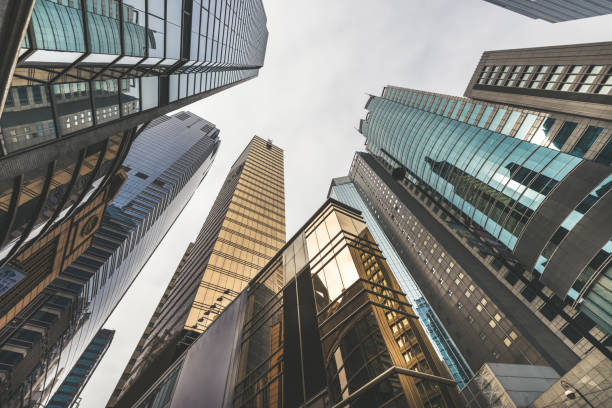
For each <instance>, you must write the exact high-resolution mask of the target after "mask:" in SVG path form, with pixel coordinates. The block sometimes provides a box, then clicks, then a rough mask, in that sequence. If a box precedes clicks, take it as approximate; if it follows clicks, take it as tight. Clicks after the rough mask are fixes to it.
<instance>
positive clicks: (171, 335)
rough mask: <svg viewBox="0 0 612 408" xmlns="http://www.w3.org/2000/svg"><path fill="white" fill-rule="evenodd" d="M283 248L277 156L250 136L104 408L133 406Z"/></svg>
mask: <svg viewBox="0 0 612 408" xmlns="http://www.w3.org/2000/svg"><path fill="white" fill-rule="evenodd" d="M284 243H285V193H284V172H283V151H282V150H281V149H280V148H278V147H277V146H274V145H273V144H272V142H270V141H265V140H263V139H261V138H259V137H257V136H255V137H254V138H253V139H252V140H251V142H250V143H249V144H248V146H247V147H246V149H245V150H244V151H243V152H242V154H240V156H239V157H238V159H237V160H236V162H235V163H234V164H233V165H232V168H231V169H230V172H229V174H228V176H227V178H226V179H225V183H224V184H223V186H222V188H221V191H220V192H219V195H218V196H217V199H216V200H215V202H214V204H213V206H212V209H211V210H210V213H209V214H208V217H207V218H206V221H205V222H204V225H203V226H202V229H201V231H200V233H199V235H198V237H197V239H196V241H195V242H194V243H193V244H192V245H190V246H189V248H188V249H187V252H188V253H187V254H185V256H184V257H183V261H181V263H182V266H180V267H179V268H178V269H177V270H176V272H175V274H174V276H173V278H172V280H171V282H170V285H169V287H168V290H166V293H165V294H164V296H163V297H162V299H161V301H160V304H159V306H158V308H157V310H156V311H155V313H154V314H153V317H152V318H151V321H150V322H149V325H148V326H147V328H146V330H145V332H144V334H143V336H142V338H141V340H140V342H139V345H138V347H137V348H136V350H135V351H134V353H133V355H132V358H131V359H130V361H129V363H128V365H127V367H126V369H125V370H124V372H123V375H122V376H121V378H120V380H119V383H118V384H117V387H116V388H115V391H114V392H113V394H112V397H111V399H110V401H109V404H108V405H109V406H117V407H124V406H129V405H131V404H133V403H134V402H135V401H136V400H137V399H138V398H139V397H140V396H141V395H142V393H143V392H144V391H145V390H146V389H147V388H148V387H149V386H150V385H151V384H152V382H154V381H155V379H156V378H157V377H158V376H159V375H161V374H162V373H163V371H165V369H166V368H168V367H169V366H170V365H172V364H173V363H174V362H175V361H176V359H177V358H178V357H179V356H180V355H181V353H182V352H183V351H184V350H185V348H186V347H187V346H188V345H189V344H191V343H192V342H193V340H194V339H195V338H197V336H198V335H199V334H200V333H202V332H203V331H204V330H205V329H206V328H207V327H208V326H209V325H210V324H211V322H213V321H214V320H215V318H216V317H217V316H218V315H219V313H220V312H221V311H222V310H223V309H224V308H225V306H227V305H228V304H229V303H230V302H231V301H232V300H233V299H234V298H235V297H236V296H237V295H238V294H239V293H240V291H242V290H243V289H244V288H245V286H246V285H247V283H248V282H249V281H250V280H251V279H252V278H253V277H254V276H255V275H256V274H257V273H258V272H259V271H260V269H261V268H263V267H264V265H266V264H267V263H268V262H269V261H270V259H271V258H272V257H273V256H274V254H276V252H277V251H278V250H279V249H280V248H281V247H282V246H283V245H284ZM277 284H279V285H281V286H282V279H281V278H279V281H278V282H277ZM220 341H221V342H224V341H225V339H223V340H220ZM211 406H214V405H211Z"/></svg>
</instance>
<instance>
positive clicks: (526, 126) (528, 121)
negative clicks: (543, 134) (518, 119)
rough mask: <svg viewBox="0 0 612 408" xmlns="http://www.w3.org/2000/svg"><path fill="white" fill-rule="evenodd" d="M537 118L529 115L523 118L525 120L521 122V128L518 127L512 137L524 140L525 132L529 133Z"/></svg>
mask: <svg viewBox="0 0 612 408" xmlns="http://www.w3.org/2000/svg"><path fill="white" fill-rule="evenodd" d="M537 118H538V116H537V115H534V114H531V113H529V114H527V116H526V117H525V120H523V123H522V124H521V127H519V130H517V132H516V135H514V137H516V138H517V139H521V140H525V136H527V132H529V130H530V129H531V127H532V126H533V124H534V123H535V121H536V119H537Z"/></svg>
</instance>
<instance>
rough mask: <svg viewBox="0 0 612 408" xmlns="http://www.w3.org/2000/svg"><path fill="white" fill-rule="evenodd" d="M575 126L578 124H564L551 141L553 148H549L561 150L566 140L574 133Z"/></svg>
mask: <svg viewBox="0 0 612 408" xmlns="http://www.w3.org/2000/svg"><path fill="white" fill-rule="evenodd" d="M576 126H578V123H576V122H569V121H567V122H565V123H564V124H563V126H561V129H559V131H558V132H557V135H556V136H555V138H554V139H553V142H552V144H553V146H551V147H553V148H557V149H558V150H561V149H562V148H563V145H564V144H565V142H566V141H567V139H568V138H569V137H570V135H571V134H572V132H573V131H574V129H576Z"/></svg>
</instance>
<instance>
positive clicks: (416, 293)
mask: <svg viewBox="0 0 612 408" xmlns="http://www.w3.org/2000/svg"><path fill="white" fill-rule="evenodd" d="M328 196H329V197H330V198H333V199H336V200H338V201H340V202H342V203H344V204H346V205H349V206H351V207H353V208H356V209H358V210H359V211H361V214H362V216H363V218H364V220H365V221H366V223H367V226H368V230H369V231H370V233H371V234H372V236H373V237H374V239H375V240H376V242H377V244H378V247H379V248H380V250H381V252H382V254H383V255H384V256H385V259H386V261H387V264H388V265H389V268H390V270H391V273H393V276H394V277H395V279H396V280H397V282H398V283H399V285H400V287H401V288H402V291H403V292H405V293H406V299H408V301H409V302H410V303H411V304H412V305H413V306H414V310H415V311H416V312H417V314H418V316H419V318H420V322H421V324H422V325H423V328H424V329H425V333H426V334H427V337H428V338H429V340H430V341H431V343H432V345H433V346H434V348H435V349H436V351H437V353H438V355H439V356H441V357H442V360H443V361H444V363H446V366H447V367H448V369H449V371H450V372H451V374H452V376H453V378H454V379H455V381H457V384H458V386H459V387H460V388H463V386H464V385H465V384H466V383H467V382H468V381H469V380H470V378H472V376H473V375H474V373H473V372H472V370H471V369H470V367H469V365H468V364H467V362H466V361H465V358H464V357H463V356H462V355H461V352H460V351H459V349H458V348H457V346H456V345H455V343H454V342H453V340H452V339H451V337H450V335H449V334H448V333H447V331H446V329H445V328H444V325H443V324H442V322H441V321H440V319H439V317H438V316H437V315H436V313H435V312H434V311H433V309H432V308H431V306H430V305H429V302H428V301H427V300H426V299H425V297H424V295H423V293H422V291H421V289H419V286H418V284H417V283H416V282H415V280H414V278H413V277H412V275H411V273H410V271H409V270H408V268H406V266H405V265H404V263H403V262H402V260H401V258H400V256H399V254H398V253H397V251H396V250H395V248H394V246H393V244H392V243H391V241H390V240H389V238H388V237H387V235H386V234H385V232H384V231H383V229H382V228H381V226H380V225H379V222H380V215H378V214H376V215H375V213H374V212H372V211H371V210H370V208H368V205H367V204H366V200H369V198H368V197H367V196H366V197H362V196H361V195H360V193H359V190H358V189H357V187H356V185H355V183H354V182H353V180H352V179H351V177H341V178H335V179H333V180H332V184H331V186H330V189H329V194H328Z"/></svg>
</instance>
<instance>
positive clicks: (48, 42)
mask: <svg viewBox="0 0 612 408" xmlns="http://www.w3.org/2000/svg"><path fill="white" fill-rule="evenodd" d="M71 5H72V6H74V7H72V6H69V5H67V4H66V5H63V4H58V3H57V2H53V1H50V0H38V1H37V2H36V4H35V6H34V11H33V13H32V28H33V30H34V38H35V39H36V45H37V47H38V48H40V49H43V50H54V51H70V52H85V36H84V31H83V19H82V11H81V10H80V9H79V5H80V3H79V2H72V3H71Z"/></svg>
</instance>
